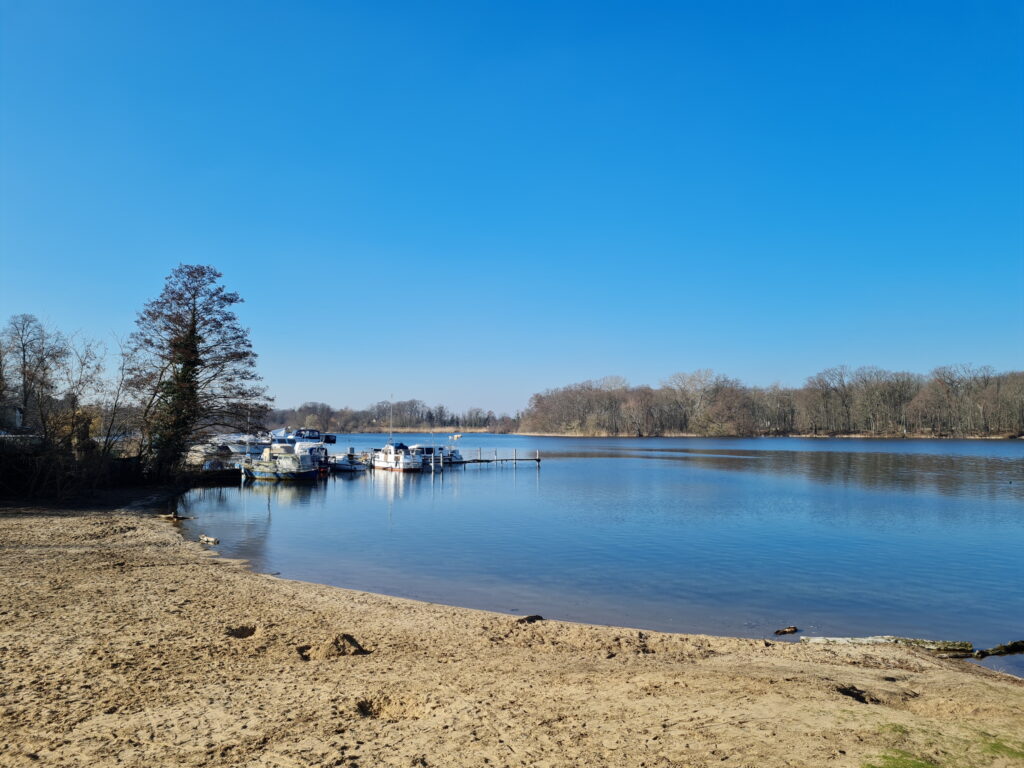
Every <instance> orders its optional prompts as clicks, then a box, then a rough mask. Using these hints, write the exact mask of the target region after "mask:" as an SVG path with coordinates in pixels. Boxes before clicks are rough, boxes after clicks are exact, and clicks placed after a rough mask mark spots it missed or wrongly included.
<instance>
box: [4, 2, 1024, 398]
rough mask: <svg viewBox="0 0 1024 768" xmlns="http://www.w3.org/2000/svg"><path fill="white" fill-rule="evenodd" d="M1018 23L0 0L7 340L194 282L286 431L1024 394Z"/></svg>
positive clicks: (125, 309)
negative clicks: (860, 375) (553, 396)
mask: <svg viewBox="0 0 1024 768" xmlns="http://www.w3.org/2000/svg"><path fill="white" fill-rule="evenodd" d="M1021 39H1024V6H1021V5H1020V4H1019V3H1016V2H985V3H962V2H958V3H943V2H922V3H889V2H885V3H883V2H864V3H860V2H858V3H854V2H849V3H817V2H799V3H798V2H780V3H755V2H731V3H730V2H701V3H696V2H693V3H683V2H672V3H625V2H623V3H593V2H517V3H488V2H464V3H447V2H433V3H412V2H409V3H388V2H373V3H344V2H289V3H283V2H277V3H267V2H218V3H199V2H181V1H180V0H178V1H176V2H120V3H110V2H101V1H91V2H84V0H82V1H79V2H72V1H70V0H68V1H66V2H47V1H46V0H31V1H28V0H0V314H2V315H3V317H4V318H6V317H7V316H8V315H10V314H14V313H20V312H30V313H33V314H36V315H38V316H40V317H41V318H43V319H45V320H47V321H49V322H51V323H53V324H54V325H56V326H58V327H61V328H63V329H65V330H69V331H70V330H78V331H80V332H82V333H83V334H86V335H90V336H96V337H103V338H110V337H111V336H112V335H124V334H127V333H128V332H130V331H131V329H132V327H133V325H132V324H133V320H134V316H135V313H136V311H137V310H138V309H139V308H140V307H141V305H142V304H143V303H144V302H145V301H146V300H147V299H150V298H153V297H154V296H156V295H157V294H158V293H159V291H160V288H161V285H162V281H163V278H164V277H165V276H166V274H167V273H168V272H169V271H170V269H171V268H172V267H173V266H174V265H176V264H177V263H179V262H186V263H208V264H213V265H215V266H216V267H217V268H219V269H220V270H221V271H222V272H223V273H224V275H225V277H224V282H225V283H226V284H227V285H228V286H229V287H230V288H232V289H234V290H237V291H239V292H240V293H241V294H242V296H243V297H245V299H246V303H245V304H244V305H242V306H241V307H240V309H239V315H240V316H241V318H242V320H243V322H244V323H245V324H246V325H247V326H249V327H250V328H251V329H252V339H253V342H254V344H255V346H256V349H257V351H258V352H259V353H260V369H261V372H262V374H263V376H264V378H265V380H266V383H267V384H268V386H269V388H270V391H271V393H272V394H273V395H275V396H276V397H277V400H278V404H279V405H281V406H290V405H297V404H299V403H301V402H302V401H305V400H323V401H326V402H329V403H331V404H333V405H335V406H340V405H343V404H348V405H352V406H356V407H361V406H363V405H366V404H367V403H369V402H373V401H376V400H379V399H385V398H387V397H388V396H389V395H391V394H394V396H395V397H396V398H400V399H404V398H408V397H419V398H422V399H425V400H427V401H428V402H431V403H433V402H444V403H446V404H448V405H450V406H453V407H456V408H464V407H469V406H472V405H478V406H482V407H485V408H494V409H495V410H498V411H501V410H507V411H514V410H516V409H518V408H521V407H523V406H525V404H526V402H527V399H528V398H529V396H530V394H532V393H533V392H536V391H539V390H542V389H545V388H548V387H554V386H560V385H563V384H567V383H570V382H573V381H579V380H582V379H588V378H597V377H600V376H604V375H608V374H617V375H622V376H625V377H627V378H628V379H629V380H630V381H631V382H633V383H635V384H640V383H648V384H652V385H656V384H657V383H658V382H659V381H660V380H662V379H664V378H665V377H667V376H669V375H670V374H672V373H673V372H676V371H682V370H693V369H695V368H706V367H710V368H714V369H716V370H720V371H722V372H725V373H728V374H729V375H732V376H735V377H738V378H740V379H743V380H744V381H747V382H748V383H752V384H769V383H772V382H774V381H780V382H782V383H784V384H800V383H801V382H802V381H803V379H804V377H806V376H808V375H810V374H812V373H814V372H816V371H818V370H820V369H822V368H824V367H828V366H831V365H837V364H841V363H845V364H849V365H852V366H859V365H867V364H873V365H879V366H882V367H886V368H897V369H901V370H914V371H921V372H925V371H928V370H930V369H931V368H933V367H935V366H937V365H942V364H948V363H953V362H970V363H974V364H979V365H980V364H991V365H993V366H995V367H996V368H998V369H1011V368H1015V369H1020V368H1022V367H1024V138H1022V137H1024V52H1022V46H1021V43H1020V41H1021Z"/></svg>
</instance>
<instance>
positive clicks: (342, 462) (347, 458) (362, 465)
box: [327, 448, 368, 472]
mask: <svg viewBox="0 0 1024 768" xmlns="http://www.w3.org/2000/svg"><path fill="white" fill-rule="evenodd" d="M327 466H328V467H330V469H331V471H332V472H362V471H364V470H366V469H367V468H368V467H367V465H366V462H365V461H363V460H362V459H361V458H360V457H359V455H358V454H356V452H355V449H354V448H349V449H348V453H340V454H335V455H334V456H330V457H328V459H327Z"/></svg>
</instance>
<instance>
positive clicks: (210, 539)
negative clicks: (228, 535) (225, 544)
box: [199, 533, 220, 544]
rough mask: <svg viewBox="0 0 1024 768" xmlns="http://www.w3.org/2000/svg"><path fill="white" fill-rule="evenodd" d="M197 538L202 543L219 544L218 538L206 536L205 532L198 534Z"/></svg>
mask: <svg viewBox="0 0 1024 768" xmlns="http://www.w3.org/2000/svg"><path fill="white" fill-rule="evenodd" d="M199 540H200V541H201V542H203V544H220V539H215V538H213V536H207V535H206V534H205V533H201V534H199Z"/></svg>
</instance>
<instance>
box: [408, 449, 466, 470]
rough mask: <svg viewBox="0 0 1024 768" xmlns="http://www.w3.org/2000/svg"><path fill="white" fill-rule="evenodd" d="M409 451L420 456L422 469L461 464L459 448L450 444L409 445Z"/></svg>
mask: <svg viewBox="0 0 1024 768" xmlns="http://www.w3.org/2000/svg"><path fill="white" fill-rule="evenodd" d="M409 453H411V454H413V455H414V456H419V457H420V463H421V464H422V465H423V468H424V469H429V468H431V467H435V468H437V467H442V466H450V465H452V464H461V463H462V461H463V458H462V454H461V453H459V449H458V448H456V447H455V446H451V445H410V446H409Z"/></svg>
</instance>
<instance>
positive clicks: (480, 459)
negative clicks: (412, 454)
mask: <svg viewBox="0 0 1024 768" xmlns="http://www.w3.org/2000/svg"><path fill="white" fill-rule="evenodd" d="M522 462H528V463H530V464H536V465H537V466H538V467H540V451H536V452H535V453H534V455H533V456H520V455H519V452H518V451H517V450H515V449H513V450H512V455H511V456H499V455H498V452H497V450H495V451H494V455H493V456H484V452H483V449H482V448H478V449H477V456H476V458H475V459H465V458H464V459H463V460H462V461H455V462H452V463H451V464H449V465H448V466H452V467H461V466H463V465H465V464H512V465H513V466H515V465H516V464H520V463H522ZM424 469H427V467H424Z"/></svg>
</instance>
